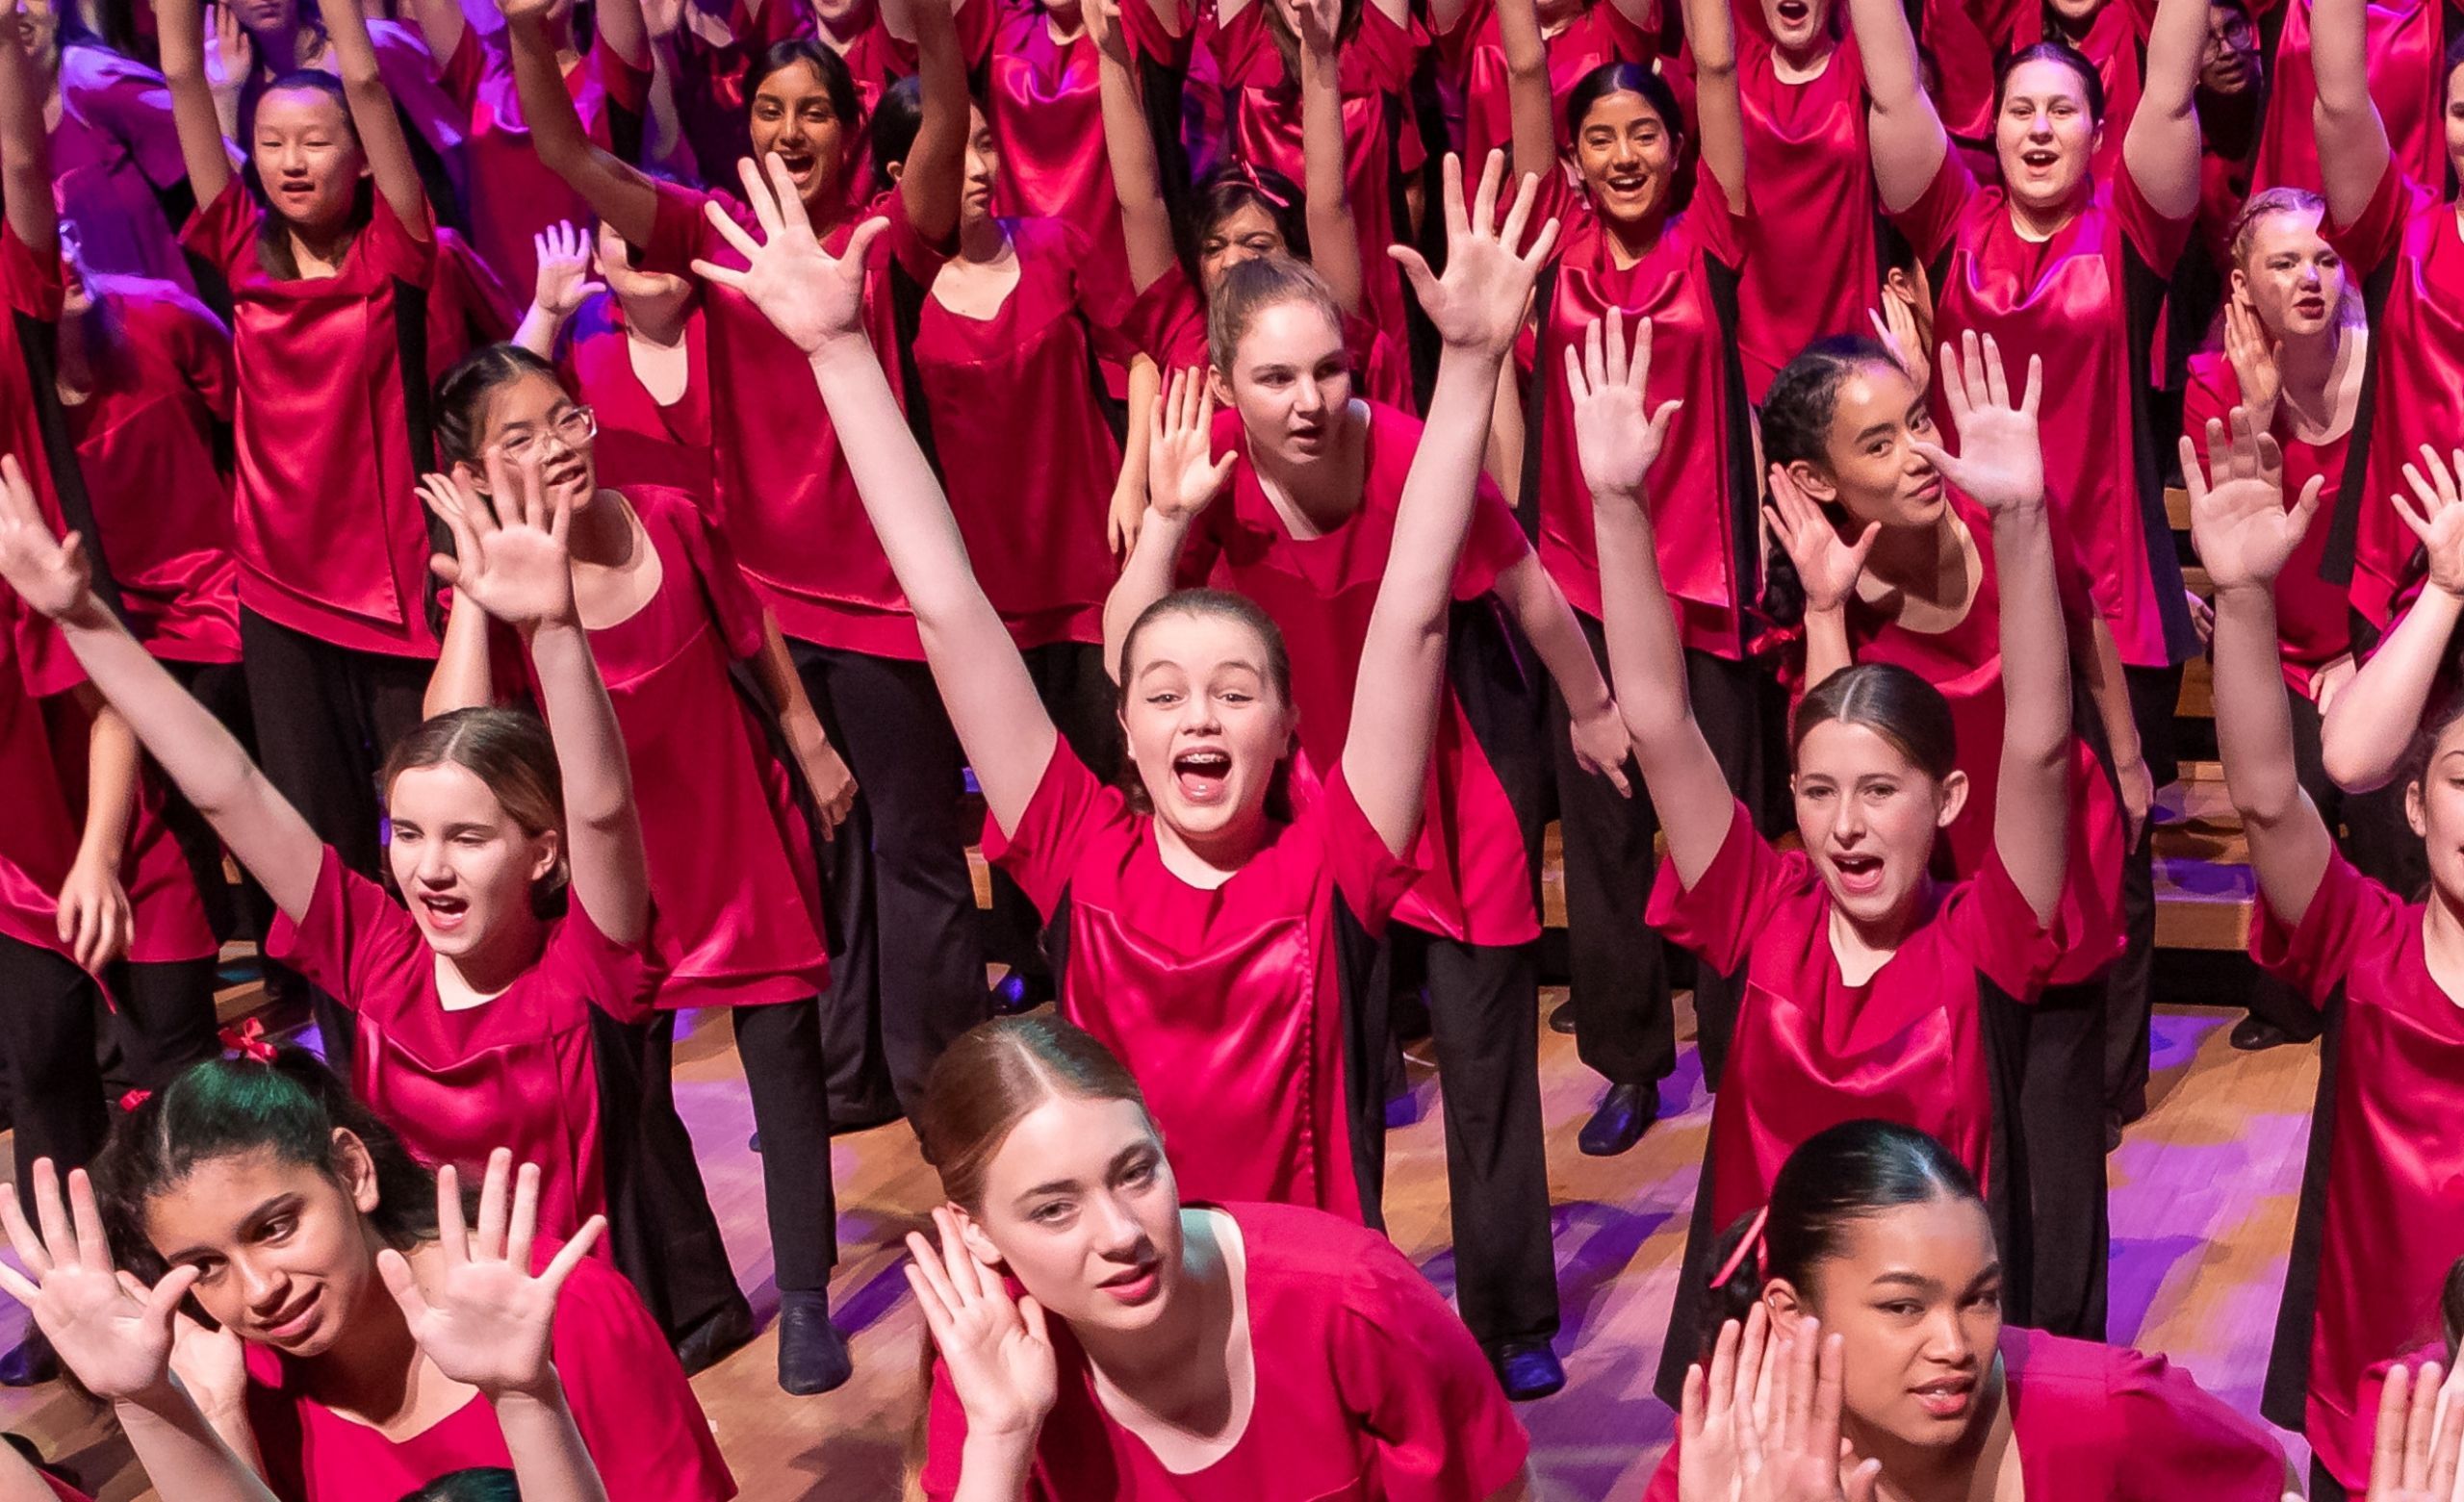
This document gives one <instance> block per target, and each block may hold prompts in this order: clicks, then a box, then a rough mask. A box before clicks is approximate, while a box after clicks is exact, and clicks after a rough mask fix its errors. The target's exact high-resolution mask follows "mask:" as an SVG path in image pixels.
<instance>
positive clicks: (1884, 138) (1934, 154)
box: [1848, 0, 1950, 211]
mask: <svg viewBox="0 0 2464 1502" xmlns="http://www.w3.org/2000/svg"><path fill="white" fill-rule="evenodd" d="M1848 18H1849V22H1850V24H1851V26H1852V27H1853V28H1854V29H1855V32H1856V37H1857V55H1858V56H1859V57H1860V58H1861V59H1862V60H1863V62H1864V67H1865V93H1866V97H1867V101H1868V108H1867V128H1866V137H1867V148H1868V149H1869V150H1870V151H1871V152H1872V154H1873V159H1874V185H1875V188H1876V190H1877V191H1879V193H1880V194H1881V197H1882V200H1883V207H1884V208H1885V209H1887V210H1893V211H1896V210H1900V209H1905V208H1907V207H1908V206H1909V205H1911V204H1912V203H1914V202H1915V201H1916V200H1917V199H1918V198H1920V197H1922V196H1923V195H1924V192H1925V189H1926V187H1927V186H1928V185H1929V184H1931V183H1932V182H1933V180H1934V174H1935V173H1936V172H1938V171H1939V170H1940V168H1941V165H1942V158H1943V156H1944V154H1945V153H1947V152H1948V151H1949V150H1950V138H1949V136H1948V135H1946V134H1945V133H1944V132H1943V130H1942V119H1941V116H1940V115H1938V114H1937V113H1936V112H1935V109H1934V101H1933V100H1932V99H1931V98H1929V97H1928V96H1927V95H1926V92H1925V89H1924V83H1923V74H1922V72H1921V70H1920V67H1919V64H1918V62H1917V52H1916V37H1915V34H1914V33H1912V32H1911V31H1910V30H1909V27H1908V16H1907V13H1905V12H1903V11H1902V10H1901V9H1900V6H1899V0H1848Z"/></svg>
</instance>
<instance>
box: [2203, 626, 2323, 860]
mask: <svg viewBox="0 0 2464 1502" xmlns="http://www.w3.org/2000/svg"><path fill="white" fill-rule="evenodd" d="M2213 649H2214V653H2215V662H2216V685H2215V693H2214V696H2213V697H2214V700H2215V706H2216V744H2217V749H2218V751H2219V752H2220V756H2221V758H2222V760H2223V763H2224V786H2225V791H2226V792H2227V793H2228V794H2229V795H2230V796H2231V798H2232V800H2233V807H2234V809H2235V811H2236V812H2238V813H2239V814H2240V815H2241V816H2242V819H2243V821H2244V822H2245V823H2255V824H2272V825H2281V824H2282V823H2283V822H2284V821H2286V820H2287V819H2290V818H2291V817H2293V815H2294V813H2295V811H2296V810H2297V808H2298V807H2299V806H2300V803H2301V802H2302V792H2301V782H2300V777H2299V775H2298V773H2297V771H2296V763H2295V760H2294V750H2293V710H2292V707H2291V705H2290V704H2289V703H2288V702H2287V700H2286V698H2285V688H2284V664H2283V659H2282V657H2281V656H2280V655H2279V651H2280V649H2279V648H2278V646H2277V644H2276V619H2275V597H2274V595H2273V594H2272V593H2271V592H2270V591H2269V590H2267V589H2264V588H2242V589H2230V590H2220V591H2219V592H2218V593H2217V597H2216V640H2215V643H2214V645H2213Z"/></svg>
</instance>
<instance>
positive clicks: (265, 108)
mask: <svg viewBox="0 0 2464 1502" xmlns="http://www.w3.org/2000/svg"><path fill="white" fill-rule="evenodd" d="M248 157H249V160H250V161H251V162H253V163H254V164H255V165H256V168H257V181H259V182H260V183H262V184H264V185H265V191H266V201H267V202H268V203H269V204H270V205H271V206H272V208H273V212H274V214H275V215H276V216H279V217H280V218H281V219H282V221H283V222H284V223H286V224H288V225H290V226H291V227H292V228H293V229H295V230H297V231H299V232H300V233H302V234H305V235H312V236H322V235H331V234H333V233H335V232H337V231H339V230H341V229H343V228H344V227H345V226H347V224H348V223H349V222H350V214H351V201H352V198H353V197H354V195H355V194H356V193H357V192H358V190H359V180H360V178H362V177H363V176H365V175H367V172H368V158H367V157H366V156H364V155H363V154H362V153H361V151H360V149H359V138H358V136H356V135H354V134H353V133H352V131H351V126H350V115H349V112H347V110H345V109H344V108H343V105H342V102H341V101H340V100H338V99H336V98H335V97H334V96H333V95H332V94H330V93H327V92H326V91H325V90H323V89H268V90H266V93H265V95H264V97H262V98H260V99H259V100H258V101H257V115H256V120H255V126H254V131H253V133H252V134H251V135H250V137H249V142H248Z"/></svg>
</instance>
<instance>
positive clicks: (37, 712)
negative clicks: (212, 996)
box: [0, 586, 80, 957]
mask: <svg viewBox="0 0 2464 1502" xmlns="http://www.w3.org/2000/svg"><path fill="white" fill-rule="evenodd" d="M29 613H30V612H28V611H27V610H26V607H25V605H24V603H23V602H22V601H20V600H19V599H18V598H17V597H16V594H15V593H14V592H13V591H12V590H10V589H8V588H7V587H5V586H0V624H5V625H7V626H8V628H9V629H8V633H7V635H6V637H0V643H5V644H6V645H7V646H8V647H9V657H8V660H7V661H6V662H0V787H6V788H8V789H9V790H10V791H9V796H8V797H7V798H6V799H0V937H7V938H12V939H15V940H16V941H17V942H18V943H20V944H30V945H32V946H34V947H35V948H37V949H41V950H49V951H50V952H51V953H53V954H55V955H62V956H63V957H65V956H66V955H67V946H65V945H64V944H62V943H61V942H60V932H59V928H58V923H59V914H60V888H61V886H62V885H63V884H64V883H65V882H66V881H67V879H68V868H69V867H70V866H72V865H74V864H76V861H77V842H78V836H79V832H80V830H79V826H78V824H77V822H76V821H75V820H74V819H72V818H71V817H70V814H69V806H68V795H67V794H66V793H65V792H64V791H62V789H61V786H60V777H59V774H58V772H57V771H56V770H55V769H54V768H53V766H52V761H51V729H50V726H47V725H46V724H44V722H43V706H42V700H40V699H39V698H37V697H36V695H35V694H34V692H33V691H32V689H30V688H29V687H28V686H27V683H26V679H25V675H24V672H23V671H22V664H21V663H20V662H19V660H18V658H17V654H16V652H15V650H14V643H15V641H16V639H17V635H18V628H19V626H20V625H21V624H22V622H21V620H20V618H21V617H23V616H25V615H27V614H29Z"/></svg>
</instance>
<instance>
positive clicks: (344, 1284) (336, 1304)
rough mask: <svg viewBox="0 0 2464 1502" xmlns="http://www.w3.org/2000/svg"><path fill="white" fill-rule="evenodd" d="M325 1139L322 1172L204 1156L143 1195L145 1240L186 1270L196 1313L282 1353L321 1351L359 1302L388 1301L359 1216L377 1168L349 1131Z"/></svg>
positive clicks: (370, 1197)
mask: <svg viewBox="0 0 2464 1502" xmlns="http://www.w3.org/2000/svg"><path fill="white" fill-rule="evenodd" d="M334 1142H335V1151H334V1165H333V1172H332V1173H330V1174H328V1173H323V1172H320V1171H319V1170H318V1169H317V1168H315V1167H312V1166H310V1165H308V1164H305V1163H295V1162H291V1161H288V1160H286V1159H284V1158H281V1157H279V1156H278V1155H276V1154H275V1153H274V1152H273V1151H272V1150H270V1149H263V1148H261V1149H258V1150H255V1151H253V1152H247V1153H238V1154H232V1155H229V1156H226V1157H221V1158H207V1159H205V1160H204V1161H203V1162H200V1163H198V1164H197V1165H196V1166H195V1167H194V1168H192V1169H191V1170H190V1171H189V1173H188V1175H187V1177H185V1178H182V1179H180V1180H178V1181H176V1182H175V1183H173V1184H171V1185H170V1186H169V1187H167V1188H166V1189H163V1190H162V1191H160V1192H158V1193H156V1194H155V1195H154V1196H153V1197H152V1198H150V1199H148V1200H147V1201H146V1202H145V1221H144V1224H145V1235H146V1238H147V1239H148V1240H150V1241H151V1242H153V1244H154V1249H155V1250H156V1251H157V1252H159V1253H161V1254H162V1256H163V1258H164V1260H166V1261H167V1262H168V1263H169V1264H170V1265H171V1266H173V1267H179V1266H183V1265H187V1264H191V1263H193V1264H194V1265H195V1266H196V1268H197V1271H198V1278H197V1283H196V1299H197V1302H198V1303H199V1304H200V1305H202V1306H204V1308H205V1311H206V1312H207V1313H209V1314H211V1315H213V1316H214V1317H215V1319H216V1320H217V1321H218V1322H219V1323H220V1324H221V1325H222V1326H223V1327H224V1328H225V1329H227V1330H230V1331H231V1332H232V1333H234V1334H236V1335H237V1336H239V1337H240V1338H241V1339H243V1340H246V1341H249V1342H252V1343H254V1344H258V1345H269V1346H271V1347H273V1348H274V1349H275V1350H278V1351H280V1352H282V1353H283V1354H284V1355H286V1356H293V1357H313V1356H321V1355H322V1354H324V1353H325V1352H326V1351H327V1350H329V1349H331V1348H332V1346H333V1344H334V1342H335V1341H336V1340H337V1339H339V1338H341V1337H342V1336H343V1334H344V1332H345V1330H346V1329H347V1327H348V1325H349V1324H350V1322H351V1318H352V1315H353V1313H354V1312H355V1311H358V1310H359V1309H361V1307H362V1306H363V1304H364V1303H365V1302H366V1301H367V1300H369V1299H371V1298H377V1299H383V1298H387V1297H389V1295H388V1294H386V1292H385V1291H384V1288H383V1286H382V1284H381V1283H380V1282H379V1281H378V1279H377V1276H376V1260H375V1259H376V1243H375V1239H374V1236H373V1235H372V1232H371V1231H370V1229H369V1227H368V1223H367V1219H366V1217H367V1216H368V1215H370V1214H371V1213H372V1212H373V1211H374V1210H375V1209H376V1202H377V1192H376V1171H375V1168H374V1167H373V1166H372V1164H371V1163H370V1161H369V1158H368V1151H367V1149H366V1148H365V1147H363V1146H362V1145H361V1144H360V1141H359V1139H358V1138H357V1137H355V1136H352V1135H351V1134H350V1133H347V1132H337V1133H334Z"/></svg>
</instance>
